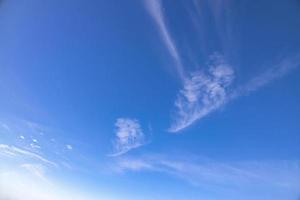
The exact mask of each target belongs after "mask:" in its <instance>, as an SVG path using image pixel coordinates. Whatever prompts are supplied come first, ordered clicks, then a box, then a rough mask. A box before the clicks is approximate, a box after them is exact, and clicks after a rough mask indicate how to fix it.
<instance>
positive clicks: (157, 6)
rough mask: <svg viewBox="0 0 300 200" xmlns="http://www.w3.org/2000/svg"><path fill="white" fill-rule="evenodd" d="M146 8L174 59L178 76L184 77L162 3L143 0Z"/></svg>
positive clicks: (159, 0) (153, 0) (156, 0)
mask: <svg viewBox="0 0 300 200" xmlns="http://www.w3.org/2000/svg"><path fill="white" fill-rule="evenodd" d="M145 5H146V8H147V10H148V12H149V14H150V15H151V17H152V18H153V19H154V21H155V23H156V25H157V27H158V30H159V33H160V35H161V37H162V40H163V42H164V44H165V46H166V48H167V49H168V51H169V53H170V55H171V57H172V58H173V60H174V63H175V67H176V70H177V73H178V74H179V76H180V78H181V79H183V78H184V69H183V64H182V61H181V57H180V55H179V51H178V49H177V47H176V44H175V41H174V40H173V38H172V36H171V33H170V31H169V30H168V27H167V25H166V21H165V17H164V13H163V10H162V3H161V0H145Z"/></svg>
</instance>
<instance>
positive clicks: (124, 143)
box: [112, 118, 145, 156]
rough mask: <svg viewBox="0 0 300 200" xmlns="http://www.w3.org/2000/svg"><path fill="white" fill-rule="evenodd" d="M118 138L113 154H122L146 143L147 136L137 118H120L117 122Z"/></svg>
mask: <svg viewBox="0 0 300 200" xmlns="http://www.w3.org/2000/svg"><path fill="white" fill-rule="evenodd" d="M115 126H116V132H115V134H116V139H115V140H114V142H113V145H114V153H113V154H112V156H119V155H122V154H124V153H126V152H128V151H130V150H132V149H135V148H138V147H140V146H142V145H144V144H145V136H144V133H143V131H142V128H141V126H140V124H139V122H138V120H136V119H129V118H119V119H117V121H116V123H115Z"/></svg>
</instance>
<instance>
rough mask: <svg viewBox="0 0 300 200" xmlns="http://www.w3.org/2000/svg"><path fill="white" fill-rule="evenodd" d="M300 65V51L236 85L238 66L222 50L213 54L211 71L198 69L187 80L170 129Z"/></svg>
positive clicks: (209, 111) (177, 129)
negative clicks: (234, 65)
mask: <svg viewBox="0 0 300 200" xmlns="http://www.w3.org/2000/svg"><path fill="white" fill-rule="evenodd" d="M299 66H300V55H299V54H297V55H295V56H290V57H287V58H284V59H282V60H281V61H280V62H279V63H276V64H274V65H273V66H271V67H268V68H267V70H266V71H264V72H262V73H260V74H258V75H257V76H255V77H254V78H252V79H250V80H249V81H248V82H246V84H244V85H240V86H238V87H234V86H233V81H234V78H235V76H236V75H235V73H234V70H233V69H234V68H233V67H232V66H231V65H229V64H227V63H226V60H225V58H224V57H223V56H222V55H220V54H213V55H212V56H211V57H210V62H209V63H208V66H207V68H208V70H207V71H197V72H194V73H192V74H191V76H190V77H189V78H187V79H185V81H184V86H183V88H182V89H181V90H180V91H179V94H178V96H177V99H176V101H175V108H176V111H175V119H174V122H173V123H172V124H171V128H170V129H169V131H170V132H179V131H181V130H183V129H185V128H187V127H189V126H190V125H192V124H193V123H194V122H196V121H198V120H201V119H202V118H203V117H206V116H207V115H209V114H210V113H212V112H213V111H216V110H218V109H220V108H221V107H222V106H224V105H225V104H226V103H228V102H230V101H232V100H234V99H236V98H238V97H241V96H244V95H247V94H250V93H252V92H255V91H256V90H258V89H260V88H262V87H264V86H265V85H267V84H269V83H271V82H272V81H274V80H275V79H278V78H281V77H282V76H284V75H286V74H288V73H289V72H291V71H292V70H294V69H296V68H297V67H299Z"/></svg>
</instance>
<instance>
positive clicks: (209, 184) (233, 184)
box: [117, 155, 300, 199]
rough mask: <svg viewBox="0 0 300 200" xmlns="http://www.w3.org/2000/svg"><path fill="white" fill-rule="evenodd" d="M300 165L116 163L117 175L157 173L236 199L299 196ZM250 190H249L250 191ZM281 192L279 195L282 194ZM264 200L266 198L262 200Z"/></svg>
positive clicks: (157, 159)
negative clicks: (259, 195)
mask: <svg viewBox="0 0 300 200" xmlns="http://www.w3.org/2000/svg"><path fill="white" fill-rule="evenodd" d="M299 166H300V162H299V161H297V160H296V161H280V160H278V161H240V162H227V163H223V162H217V161H212V160H209V159H201V158H197V159H192V160H191V159H186V158H185V159H182V158H167V157H166V156H162V155H159V156H157V155H152V156H144V157H140V158H130V157H128V158H122V159H120V160H118V161H117V171H118V172H126V171H134V172H158V173H165V174H168V175H170V176H174V177H177V178H179V179H182V180H183V181H186V182H188V183H190V184H192V185H194V186H196V187H200V188H202V189H206V190H210V191H213V192H214V193H215V192H217V193H220V194H222V193H223V192H226V194H231V195H233V196H234V197H235V198H237V195H241V197H243V196H245V194H251V195H253V190H251V189H249V188H254V187H257V186H259V187H258V188H259V190H261V191H262V192H263V190H268V189H270V188H271V190H272V193H271V194H270V195H275V194H277V190H278V191H280V192H281V194H282V193H285V194H294V195H296V194H297V192H298V188H299V186H300V182H299V180H298V179H299V178H300V170H299ZM248 189H249V190H248ZM280 192H278V194H280ZM260 199H263V198H260Z"/></svg>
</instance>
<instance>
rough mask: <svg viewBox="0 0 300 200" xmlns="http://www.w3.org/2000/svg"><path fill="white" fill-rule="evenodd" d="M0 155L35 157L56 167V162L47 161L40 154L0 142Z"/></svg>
mask: <svg viewBox="0 0 300 200" xmlns="http://www.w3.org/2000/svg"><path fill="white" fill-rule="evenodd" d="M0 155H2V156H8V157H14V158H16V157H22V158H23V159H24V157H27V158H31V159H35V160H38V161H41V162H43V163H45V164H48V165H51V166H55V167H57V164H56V163H54V162H52V161H49V160H48V159H46V158H44V157H42V156H41V155H39V154H37V153H33V152H30V151H27V150H24V149H21V148H18V147H15V146H9V145H6V144H0Z"/></svg>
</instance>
